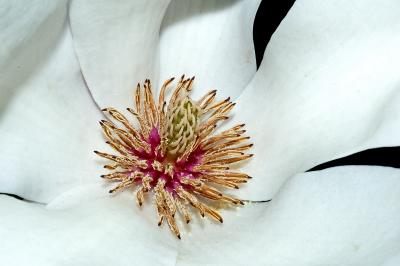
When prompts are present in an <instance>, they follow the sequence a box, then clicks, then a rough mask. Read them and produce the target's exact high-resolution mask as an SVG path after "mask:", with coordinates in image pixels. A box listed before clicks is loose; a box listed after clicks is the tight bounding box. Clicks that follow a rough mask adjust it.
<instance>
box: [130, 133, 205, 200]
mask: <svg viewBox="0 0 400 266" xmlns="http://www.w3.org/2000/svg"><path fill="white" fill-rule="evenodd" d="M143 140H145V141H146V142H147V143H148V144H150V147H151V150H150V152H146V151H145V150H143V149H140V150H135V149H132V150H131V152H132V154H133V155H135V156H137V157H139V159H141V160H146V161H147V168H146V169H143V168H134V169H132V172H134V171H140V172H142V173H143V174H144V175H148V176H150V177H151V178H152V181H151V182H150V185H151V188H154V187H155V186H156V185H157V182H158V180H159V179H162V180H164V181H165V186H164V187H165V189H166V191H168V192H170V193H171V194H172V195H174V196H176V191H175V189H176V188H177V187H183V188H184V189H185V190H188V191H190V190H192V188H193V187H192V186H191V185H187V184H184V183H183V182H182V178H186V179H197V178H198V177H199V176H200V174H201V173H200V172H198V171H197V172H196V171H194V170H193V169H194V167H195V166H196V165H199V164H200V162H201V159H202V156H203V153H204V152H203V151H202V150H201V149H200V148H198V149H196V150H194V151H193V152H192V153H191V154H190V155H189V156H188V157H187V159H186V160H184V161H177V160H176V159H171V158H168V156H167V155H162V154H161V153H160V152H158V150H157V148H158V146H159V145H160V142H161V138H160V134H159V133H158V129H157V128H156V127H153V129H152V130H151V132H150V135H149V138H148V139H147V140H146V139H143ZM154 162H158V163H160V164H161V165H162V166H163V169H164V170H162V171H160V170H159V169H158V170H157V169H155V167H154V166H153V165H154ZM167 164H170V165H172V166H173V171H172V174H169V173H167V172H166V171H165V168H166V166H167ZM137 182H138V183H141V182H142V179H139V178H138V179H137Z"/></svg>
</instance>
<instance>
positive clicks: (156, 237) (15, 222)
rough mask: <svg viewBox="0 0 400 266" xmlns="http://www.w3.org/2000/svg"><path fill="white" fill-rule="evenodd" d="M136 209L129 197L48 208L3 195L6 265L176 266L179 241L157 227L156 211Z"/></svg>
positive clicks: (0, 204)
mask: <svg viewBox="0 0 400 266" xmlns="http://www.w3.org/2000/svg"><path fill="white" fill-rule="evenodd" d="M87 192H89V191H87ZM90 192H93V191H92V190H91V191H90ZM134 204H135V203H134V200H133V199H132V197H131V196H128V194H122V195H120V196H117V197H112V198H108V197H104V196H103V198H98V199H97V200H95V201H93V200H92V201H81V202H80V203H79V204H78V205H77V206H75V207H73V208H72V207H71V208H66V209H65V208H64V209H48V208H45V207H44V206H41V205H36V204H32V203H26V202H22V201H18V200H15V199H12V198H9V197H5V196H0V209H1V210H2V213H3V215H2V219H1V220H0V235H1V237H2V239H3V241H2V245H1V249H0V256H1V259H2V263H4V264H8V265H21V266H22V265H32V266H34V265H38V266H46V265H80V266H84V265H173V263H174V262H175V259H176V247H175V245H176V243H177V241H178V240H175V239H174V238H172V237H171V235H170V234H169V232H168V231H166V230H160V228H158V227H157V221H156V220H154V217H153V216H155V214H154V213H153V212H154V210H153V209H152V208H144V209H139V208H137V207H136V206H132V205H134ZM149 207H150V206H149ZM4 214H5V215H4Z"/></svg>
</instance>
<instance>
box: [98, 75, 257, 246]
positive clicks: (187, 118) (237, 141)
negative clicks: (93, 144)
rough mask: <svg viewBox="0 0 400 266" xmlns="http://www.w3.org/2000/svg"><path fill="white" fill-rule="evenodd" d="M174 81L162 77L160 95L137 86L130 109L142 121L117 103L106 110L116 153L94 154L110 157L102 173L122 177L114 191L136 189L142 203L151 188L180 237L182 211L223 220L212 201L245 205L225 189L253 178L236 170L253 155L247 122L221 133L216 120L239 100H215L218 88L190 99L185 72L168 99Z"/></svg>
mask: <svg viewBox="0 0 400 266" xmlns="http://www.w3.org/2000/svg"><path fill="white" fill-rule="evenodd" d="M173 80H174V78H171V79H168V80H167V81H165V82H164V84H163V86H162V87H161V90H160V93H159V96H158V99H157V100H158V101H157V100H156V99H155V97H154V96H153V90H152V86H151V82H150V80H148V79H147V80H146V81H145V82H144V84H143V86H140V84H138V85H137V88H136V92H135V95H134V96H135V97H134V99H135V108H134V109H132V108H127V110H128V111H129V113H131V114H132V115H133V117H135V119H136V120H137V123H136V124H137V125H138V126H134V124H133V121H129V120H128V118H126V117H125V116H124V115H123V114H122V113H121V112H119V111H118V110H116V109H114V108H105V109H103V110H102V111H103V112H105V113H107V114H108V115H109V117H110V120H102V121H100V125H101V127H102V129H103V132H104V135H105V138H106V139H107V144H109V145H110V146H111V147H112V148H113V149H114V150H115V152H116V153H117V154H118V155H113V154H108V153H103V152H99V151H95V153H96V154H97V155H99V156H101V157H104V158H106V159H108V160H110V161H112V163H110V164H107V165H105V166H104V168H106V169H109V170H111V171H112V172H111V173H109V174H106V175H102V176H101V177H102V178H104V179H107V180H110V181H115V182H117V185H116V186H115V187H114V188H113V189H111V190H110V193H115V192H118V191H121V190H123V189H125V188H132V189H135V190H136V192H135V193H136V201H137V204H138V205H139V206H142V204H143V202H144V201H145V194H146V193H151V194H152V195H153V199H154V200H153V202H154V205H155V207H156V210H157V214H158V217H159V220H158V225H159V226H160V225H161V224H162V223H163V222H164V221H165V222H166V223H167V224H168V226H169V228H170V230H171V231H172V232H173V233H174V234H175V235H176V236H177V237H178V238H179V239H180V238H181V234H180V231H179V228H178V224H177V222H176V220H175V218H176V214H177V213H179V215H180V217H181V218H182V219H183V221H184V222H186V223H189V222H190V221H191V219H192V213H191V212H190V211H191V210H197V211H198V212H199V213H200V215H201V216H202V217H204V216H205V215H207V216H209V217H211V218H212V219H214V220H216V221H218V222H220V223H222V222H223V220H222V217H221V215H220V214H219V213H218V212H217V211H216V208H215V207H212V202H214V203H228V204H233V205H244V202H243V201H242V200H240V199H237V198H234V197H232V196H229V195H227V194H225V193H223V191H224V190H225V189H226V188H229V189H238V188H239V185H240V184H241V183H246V182H247V180H248V179H250V178H251V177H250V176H248V175H247V174H245V173H241V172H240V171H238V170H237V166H238V165H237V163H238V162H241V161H243V160H246V159H248V158H250V157H252V156H253V155H252V154H247V153H246V151H247V150H248V149H250V148H251V147H252V146H253V144H251V143H248V139H249V137H248V136H244V135H243V134H244V133H245V130H244V126H245V125H244V124H239V125H236V126H233V127H231V128H229V129H227V130H224V131H220V132H218V131H217V125H218V124H220V123H221V122H223V121H225V120H227V119H228V118H229V117H228V113H229V112H230V111H231V110H232V108H233V107H234V106H235V104H234V103H232V102H231V101H230V98H227V99H225V100H222V101H215V98H216V90H212V91H210V92H208V93H207V94H206V95H204V96H203V97H202V98H201V99H200V100H198V101H193V100H192V99H191V98H190V97H189V94H190V91H191V89H192V85H193V82H194V77H193V78H190V79H185V76H182V77H181V79H180V80H179V82H178V83H177V84H176V87H175V89H174V90H173V91H172V94H171V96H170V97H169V99H168V101H167V91H168V87H169V85H170V84H171V83H172V81H173ZM167 102H168V103H167ZM111 121H114V122H111ZM235 166H236V168H235ZM231 168H234V169H235V170H232V169H231Z"/></svg>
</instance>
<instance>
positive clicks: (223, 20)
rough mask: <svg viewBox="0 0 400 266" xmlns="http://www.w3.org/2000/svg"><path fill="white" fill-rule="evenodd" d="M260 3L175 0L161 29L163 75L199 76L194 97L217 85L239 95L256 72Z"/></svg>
mask: <svg viewBox="0 0 400 266" xmlns="http://www.w3.org/2000/svg"><path fill="white" fill-rule="evenodd" d="M259 3H260V1H259V0H256V1H244V0H241V1H230V0H229V1H221V0H208V1H197V0H193V1H186V0H176V1H173V2H172V3H171V5H170V6H169V7H168V10H167V13H166V16H165V18H164V21H163V28H162V31H161V42H160V49H161V52H160V53H161V66H160V67H161V69H160V71H161V72H160V78H161V79H167V78H169V77H173V76H180V75H182V74H186V75H188V76H196V80H195V85H194V88H195V89H194V90H193V94H192V96H193V98H194V99H196V98H198V97H200V96H202V95H203V94H204V93H206V92H207V91H209V90H211V89H218V94H219V96H220V97H221V98H222V97H227V96H232V97H233V98H236V97H237V96H238V95H239V94H240V93H241V92H242V90H243V89H244V88H245V86H246V85H247V84H248V83H249V81H250V80H251V78H252V77H253V75H254V73H255V71H256V61H255V55H254V45H253V36H252V32H253V21H254V16H255V13H256V11H257V8H258V5H259Z"/></svg>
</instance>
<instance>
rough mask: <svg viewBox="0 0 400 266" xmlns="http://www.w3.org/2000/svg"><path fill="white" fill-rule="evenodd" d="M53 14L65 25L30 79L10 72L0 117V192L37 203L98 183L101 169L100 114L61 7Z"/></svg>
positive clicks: (59, 22) (64, 11)
mask: <svg viewBox="0 0 400 266" xmlns="http://www.w3.org/2000/svg"><path fill="white" fill-rule="evenodd" d="M56 15H57V18H58V20H57V21H56V22H54V23H55V24H58V25H64V27H63V28H62V31H61V32H59V34H62V36H61V37H60V38H59V40H58V41H57V42H54V43H53V44H52V45H51V46H50V47H49V48H48V49H47V51H48V52H47V55H46V57H45V58H40V59H41V60H43V62H41V64H40V65H38V66H36V67H35V72H34V73H33V74H32V75H31V76H29V79H27V80H23V82H20V80H18V74H17V73H14V79H13V81H14V83H13V88H14V92H13V95H12V97H11V98H10V100H9V101H8V102H7V104H6V105H5V106H4V105H3V106H2V107H3V108H4V110H3V111H2V113H1V120H0V132H1V138H0V146H1V153H0V168H1V173H0V191H1V192H8V193H14V194H18V195H20V196H22V197H24V198H27V199H31V200H35V201H40V202H48V201H50V200H51V199H52V198H54V197H55V196H57V195H58V194H60V193H62V192H64V191H66V190H68V189H70V188H72V187H74V186H75V185H78V184H85V183H90V182H98V177H97V176H98V175H99V174H100V173H99V171H101V170H102V169H101V167H100V166H99V164H98V161H96V159H97V157H96V156H95V154H94V153H93V150H94V149H101V145H102V143H103V142H104V141H103V138H102V135H101V129H100V126H99V125H98V121H99V120H100V119H102V114H101V112H100V111H99V110H98V109H97V108H96V106H95V104H94V102H93V100H92V99H91V97H90V94H89V92H88V90H87V88H86V87H85V86H84V82H83V80H82V74H81V72H80V68H79V65H78V62H77V60H76V58H75V55H74V51H73V47H72V39H71V35H70V32H69V30H68V28H67V27H66V26H67V25H66V23H65V21H66V20H65V18H66V7H64V9H63V11H62V12H59V13H57V14H56ZM47 34H48V35H53V34H55V33H53V32H48V33H47ZM35 38H36V37H35ZM27 49H28V51H29V48H27ZM25 52H26V51H25V50H22V53H25ZM27 64H29V62H28V63H27ZM24 66H25V62H22V63H21V68H23V67H24Z"/></svg>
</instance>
